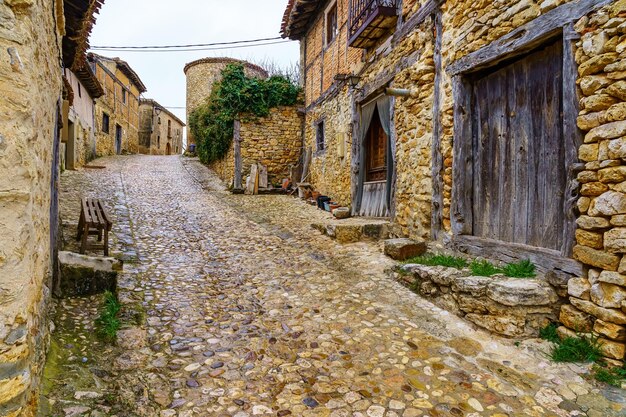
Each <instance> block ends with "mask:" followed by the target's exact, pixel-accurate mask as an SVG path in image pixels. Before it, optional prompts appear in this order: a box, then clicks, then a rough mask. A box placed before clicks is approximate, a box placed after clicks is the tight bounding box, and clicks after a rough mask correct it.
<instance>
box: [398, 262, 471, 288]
mask: <svg viewBox="0 0 626 417" xmlns="http://www.w3.org/2000/svg"><path fill="white" fill-rule="evenodd" d="M402 269H404V270H405V271H408V272H411V273H412V274H413V275H414V276H415V277H416V278H418V279H419V280H420V281H432V282H434V283H435V284H437V285H443V286H446V287H449V286H451V285H452V283H453V282H454V281H456V280H457V279H458V278H459V277H460V276H461V275H462V274H463V272H461V271H459V270H458V269H456V268H448V267H445V266H428V265H419V264H408V265H405V266H404V267H403V268H402Z"/></svg>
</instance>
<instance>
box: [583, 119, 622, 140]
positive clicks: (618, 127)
mask: <svg viewBox="0 0 626 417" xmlns="http://www.w3.org/2000/svg"><path fill="white" fill-rule="evenodd" d="M625 135H626V121H624V120H621V121H618V122H611V123H606V124H603V125H601V126H598V127H594V128H593V129H591V130H590V131H589V132H588V133H587V134H586V135H585V143H594V142H598V141H601V140H606V139H615V138H619V137H621V136H625Z"/></svg>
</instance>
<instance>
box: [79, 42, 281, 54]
mask: <svg viewBox="0 0 626 417" xmlns="http://www.w3.org/2000/svg"><path fill="white" fill-rule="evenodd" d="M288 42H292V41H289V40H286V41H277V42H266V43H257V44H254V45H237V46H225V47H221V48H197V49H115V48H111V49H109V48H94V47H92V48H91V49H93V50H95V51H108V52H195V51H221V50H226V49H239V48H251V47H254V46H266V45H277V44H281V43H288Z"/></svg>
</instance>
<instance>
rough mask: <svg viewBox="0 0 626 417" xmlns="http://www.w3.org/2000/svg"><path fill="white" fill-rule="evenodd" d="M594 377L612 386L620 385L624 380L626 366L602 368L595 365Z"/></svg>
mask: <svg viewBox="0 0 626 417" xmlns="http://www.w3.org/2000/svg"><path fill="white" fill-rule="evenodd" d="M594 371H595V373H594V377H595V378H596V379H597V380H598V381H600V382H604V383H606V384H609V385H613V386H614V387H620V386H621V385H622V382H626V368H604V367H600V366H596V367H595V368H594Z"/></svg>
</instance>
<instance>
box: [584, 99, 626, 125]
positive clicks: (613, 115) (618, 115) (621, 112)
mask: <svg viewBox="0 0 626 417" xmlns="http://www.w3.org/2000/svg"><path fill="white" fill-rule="evenodd" d="M599 113H603V116H599V118H598V126H599V125H601V124H602V123H605V122H618V121H620V120H626V103H615V104H613V105H612V106H611V107H609V108H608V110H606V111H604V112H599ZM601 117H604V120H603V119H601ZM583 123H584V122H583ZM588 123H589V125H590V124H591V123H593V120H590V121H589V122H588Z"/></svg>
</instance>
